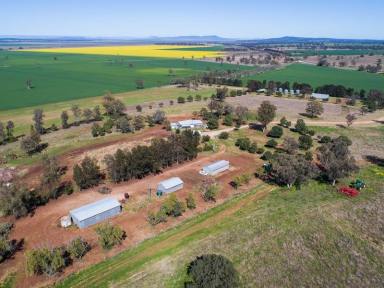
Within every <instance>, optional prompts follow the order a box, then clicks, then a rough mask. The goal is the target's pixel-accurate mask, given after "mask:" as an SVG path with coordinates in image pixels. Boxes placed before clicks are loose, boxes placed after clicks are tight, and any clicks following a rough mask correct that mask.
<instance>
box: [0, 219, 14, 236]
mask: <svg viewBox="0 0 384 288" xmlns="http://www.w3.org/2000/svg"><path fill="white" fill-rule="evenodd" d="M12 227H13V224H12V223H8V222H5V223H0V238H8V236H9V233H10V232H11V230H12Z"/></svg>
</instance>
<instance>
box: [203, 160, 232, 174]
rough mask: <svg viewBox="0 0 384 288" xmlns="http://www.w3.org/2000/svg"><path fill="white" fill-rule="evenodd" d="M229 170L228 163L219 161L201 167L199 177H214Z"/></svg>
mask: <svg viewBox="0 0 384 288" xmlns="http://www.w3.org/2000/svg"><path fill="white" fill-rule="evenodd" d="M228 169H229V161H227V160H220V161H217V162H214V163H211V164H209V165H206V166H204V167H203V169H201V170H200V172H199V173H200V174H201V175H205V176H206V175H211V176H213V175H216V174H219V173H220V172H223V171H225V170H228Z"/></svg>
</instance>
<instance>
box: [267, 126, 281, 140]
mask: <svg viewBox="0 0 384 288" xmlns="http://www.w3.org/2000/svg"><path fill="white" fill-rule="evenodd" d="M267 136H269V137H273V138H280V137H281V136H283V128H281V127H280V126H273V127H272V129H271V131H269V133H268V135H267Z"/></svg>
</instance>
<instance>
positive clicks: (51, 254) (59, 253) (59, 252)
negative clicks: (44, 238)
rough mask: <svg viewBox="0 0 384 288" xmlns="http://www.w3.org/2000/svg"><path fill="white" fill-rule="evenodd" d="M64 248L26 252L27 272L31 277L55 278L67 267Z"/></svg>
mask: <svg viewBox="0 0 384 288" xmlns="http://www.w3.org/2000/svg"><path fill="white" fill-rule="evenodd" d="M64 252H65V251H64V250H63V249H62V248H53V249H48V248H41V249H36V250H31V251H27V252H26V259H27V264H26V265H27V272H28V274H30V275H40V274H45V275H48V276H53V275H55V274H56V273H58V272H60V271H62V269H63V268H64V267H65V266H66V261H65V258H64Z"/></svg>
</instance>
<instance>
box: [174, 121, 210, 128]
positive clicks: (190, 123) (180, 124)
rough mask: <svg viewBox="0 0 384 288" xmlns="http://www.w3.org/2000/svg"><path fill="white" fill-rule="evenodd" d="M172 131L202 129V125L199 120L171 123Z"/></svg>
mask: <svg viewBox="0 0 384 288" xmlns="http://www.w3.org/2000/svg"><path fill="white" fill-rule="evenodd" d="M171 128H172V129H200V128H204V123H203V121H201V120H194V119H190V120H183V121H178V122H173V123H171Z"/></svg>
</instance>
